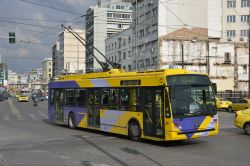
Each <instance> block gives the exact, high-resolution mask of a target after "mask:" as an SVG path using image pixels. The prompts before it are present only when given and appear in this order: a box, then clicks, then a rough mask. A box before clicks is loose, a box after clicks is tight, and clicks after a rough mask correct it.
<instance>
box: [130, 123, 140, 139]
mask: <svg viewBox="0 0 250 166" xmlns="http://www.w3.org/2000/svg"><path fill="white" fill-rule="evenodd" d="M131 132H132V135H133V136H139V130H138V126H137V125H134V124H132V125H131Z"/></svg>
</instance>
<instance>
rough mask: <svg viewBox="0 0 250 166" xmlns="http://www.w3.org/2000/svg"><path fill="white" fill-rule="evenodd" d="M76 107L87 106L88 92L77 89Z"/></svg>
mask: <svg viewBox="0 0 250 166" xmlns="http://www.w3.org/2000/svg"><path fill="white" fill-rule="evenodd" d="M75 100H76V105H79V106H84V105H86V91H85V90H83V89H77V90H76V91H75Z"/></svg>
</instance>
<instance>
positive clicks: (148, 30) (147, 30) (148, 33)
mask: <svg viewBox="0 0 250 166" xmlns="http://www.w3.org/2000/svg"><path fill="white" fill-rule="evenodd" d="M145 31H146V35H145V36H147V35H150V27H147V28H146V29H145Z"/></svg>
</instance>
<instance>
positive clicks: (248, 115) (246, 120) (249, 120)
mask: <svg viewBox="0 0 250 166" xmlns="http://www.w3.org/2000/svg"><path fill="white" fill-rule="evenodd" d="M234 125H235V126H236V127H238V128H241V129H244V131H245V133H246V134H248V135H250V109H249V108H248V109H245V110H241V111H237V112H236V113H235V119H234Z"/></svg>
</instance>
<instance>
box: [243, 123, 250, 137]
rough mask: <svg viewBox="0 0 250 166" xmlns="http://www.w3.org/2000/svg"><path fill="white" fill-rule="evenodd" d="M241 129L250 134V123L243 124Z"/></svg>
mask: <svg viewBox="0 0 250 166" xmlns="http://www.w3.org/2000/svg"><path fill="white" fill-rule="evenodd" d="M243 129H244V131H245V133H246V134H247V135H250V123H247V124H245V125H244V127H243Z"/></svg>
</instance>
